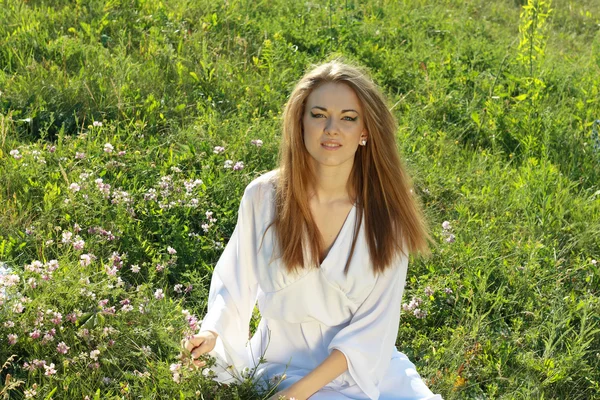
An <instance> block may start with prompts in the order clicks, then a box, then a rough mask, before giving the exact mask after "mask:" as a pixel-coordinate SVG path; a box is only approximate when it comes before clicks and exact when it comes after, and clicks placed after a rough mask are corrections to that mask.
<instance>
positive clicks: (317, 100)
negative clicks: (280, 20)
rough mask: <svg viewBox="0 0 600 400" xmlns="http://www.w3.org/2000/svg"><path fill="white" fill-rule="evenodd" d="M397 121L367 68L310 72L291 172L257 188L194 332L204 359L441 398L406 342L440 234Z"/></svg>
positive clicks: (284, 153)
mask: <svg viewBox="0 0 600 400" xmlns="http://www.w3.org/2000/svg"><path fill="white" fill-rule="evenodd" d="M395 132H396V123H395V120H394V117H393V115H392V114H391V112H390V111H389V110H388V107H387V106H386V103H385V99H384V97H383V96H382V94H381V93H380V91H379V89H378V88H377V86H376V85H375V84H374V83H373V82H372V81H371V80H370V79H369V78H368V77H367V75H366V74H365V73H363V72H362V71H361V70H360V69H358V68H355V67H352V66H350V65H347V64H344V63H341V62H339V61H332V62H328V63H326V64H322V65H320V66H317V67H316V68H314V69H312V70H311V71H310V72H308V73H307V74H306V75H305V76H304V77H303V78H302V79H301V80H300V81H299V83H298V84H297V86H296V87H295V89H294V90H293V92H292V94H291V96H290V99H289V101H288V103H287V105H286V108H285V112H284V115H283V138H282V142H281V148H280V166H279V169H277V170H274V171H271V172H268V173H266V174H264V175H262V176H260V177H259V178H257V179H255V180H254V181H252V182H251V183H250V184H249V185H248V186H247V187H246V190H245V192H244V195H243V197H242V200H241V204H240V208H239V214H238V220H237V225H236V228H235V230H234V232H233V234H232V237H231V239H230V241H229V242H228V244H227V246H226V248H225V250H224V252H223V254H222V256H221V258H220V259H219V262H218V263H217V266H216V267H215V271H214V273H213V277H212V281H211V287H210V294H209V299H208V313H207V314H206V316H205V317H204V320H203V322H202V326H201V329H200V332H199V333H198V334H197V335H195V336H193V337H192V338H190V339H188V340H187V341H185V342H184V346H185V348H186V349H187V350H189V351H191V354H192V358H197V357H199V356H200V355H201V354H206V353H208V354H209V355H212V356H214V357H215V358H216V360H217V364H218V365H217V367H216V368H213V371H214V372H215V373H216V374H217V375H216V378H215V379H217V380H219V381H221V382H231V381H234V379H236V378H240V376H241V374H242V373H244V372H246V371H248V368H249V369H250V371H251V372H252V373H254V376H255V377H256V378H259V381H260V380H261V379H264V380H267V379H271V380H273V379H277V377H285V379H283V380H282V381H281V383H280V385H279V386H278V390H279V392H278V393H277V394H276V395H275V396H273V397H272V398H279V396H284V397H285V398H286V399H287V398H295V399H297V400H299V399H307V398H309V397H310V399H312V400H315V399H317V400H334V399H382V400H383V399H441V397H440V396H439V395H434V394H433V393H432V392H431V391H430V390H429V389H428V388H427V387H426V386H425V384H424V383H423V381H422V380H421V378H420V377H419V375H418V373H417V372H416V370H415V367H414V365H413V364H412V363H411V362H410V361H409V360H408V358H407V357H406V356H405V355H404V354H402V353H400V352H399V351H398V350H397V349H396V347H395V341H396V337H397V333H398V325H399V319H400V304H401V300H402V292H403V288H404V284H405V280H406V272H407V265H408V254H410V253H411V252H415V251H419V252H422V253H428V248H427V239H430V237H429V236H428V234H427V230H426V224H425V222H424V219H423V217H422V213H421V211H420V208H419V205H418V203H417V202H416V199H415V198H414V196H413V194H412V193H413V192H412V189H411V187H412V186H411V182H410V178H409V177H408V176H407V175H406V173H405V171H404V168H403V165H402V162H401V160H400V157H399V155H398V152H397V147H396V141H395V136H394V135H395ZM257 300H258V307H259V310H260V313H261V317H262V319H261V320H260V323H259V325H258V328H257V330H256V333H255V334H254V336H252V338H251V339H250V342H249V343H248V344H247V342H248V331H249V321H250V318H251V315H252V311H253V309H254V306H255V303H256V301H257ZM259 361H262V363H261V362H259ZM194 363H195V364H196V365H197V366H204V365H205V363H204V362H203V361H199V360H195V361H194ZM243 371H244V372H243ZM246 373H247V372H246Z"/></svg>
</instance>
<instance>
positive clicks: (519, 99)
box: [514, 93, 528, 101]
mask: <svg viewBox="0 0 600 400" xmlns="http://www.w3.org/2000/svg"><path fill="white" fill-rule="evenodd" d="M527 96H528V94H527V93H523V94H520V95H518V96H517V97H514V99H515V100H517V101H523V100H525V99H526V98H527Z"/></svg>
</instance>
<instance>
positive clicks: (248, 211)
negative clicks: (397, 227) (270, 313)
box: [200, 188, 258, 383]
mask: <svg viewBox="0 0 600 400" xmlns="http://www.w3.org/2000/svg"><path fill="white" fill-rule="evenodd" d="M255 191H256V189H249V188H246V190H245V191H244V195H243V197H242V200H241V203H240V206H239V210H238V218H237V224H236V226H235V229H234V231H233V234H232V235H231V238H230V239H229V242H228V243H227V245H226V246H225V249H224V250H223V253H222V254H221V257H220V258H219V261H218V262H217V265H216V266H215V269H214V272H213V275H212V279H211V283H210V291H209V295H208V311H207V313H206V315H205V316H204V318H203V320H202V324H201V326H200V331H207V330H210V331H214V332H216V333H217V334H218V335H219V336H218V338H217V343H216V346H215V348H214V350H213V351H211V352H210V353H208V354H209V355H211V356H213V357H215V359H216V360H217V366H216V368H214V369H213V372H215V373H216V377H215V379H216V380H218V381H221V382H223V383H227V382H229V381H233V380H235V378H238V379H239V378H240V377H241V375H240V373H241V371H242V370H243V369H244V367H246V366H248V365H249V360H248V356H247V353H246V343H247V342H248V336H249V330H250V329H249V325H250V318H251V316H252V311H253V310H254V306H255V304H256V297H257V291H258V281H257V278H256V276H257V275H256V265H257V246H256V242H257V240H256V234H255V232H256V230H255V226H256V221H255V214H256V213H255V212H254V206H253V203H255V201H253V200H254V199H253V198H252V197H254V196H253V195H252V193H254V192H255Z"/></svg>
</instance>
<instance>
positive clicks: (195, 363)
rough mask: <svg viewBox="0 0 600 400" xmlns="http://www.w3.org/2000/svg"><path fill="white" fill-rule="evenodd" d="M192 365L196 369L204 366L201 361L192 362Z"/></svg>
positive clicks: (203, 362)
mask: <svg viewBox="0 0 600 400" xmlns="http://www.w3.org/2000/svg"><path fill="white" fill-rule="evenodd" d="M194 365H195V366H196V367H198V368H201V367H204V366H205V365H206V362H205V361H202V360H194Z"/></svg>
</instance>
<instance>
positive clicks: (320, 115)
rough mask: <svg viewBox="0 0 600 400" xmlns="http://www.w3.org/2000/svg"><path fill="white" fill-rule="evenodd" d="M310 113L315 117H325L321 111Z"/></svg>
mask: <svg viewBox="0 0 600 400" xmlns="http://www.w3.org/2000/svg"><path fill="white" fill-rule="evenodd" d="M310 115H311V116H312V117H313V118H319V117H323V116H324V115H323V114H319V113H317V114H315V113H313V112H311V113H310Z"/></svg>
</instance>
